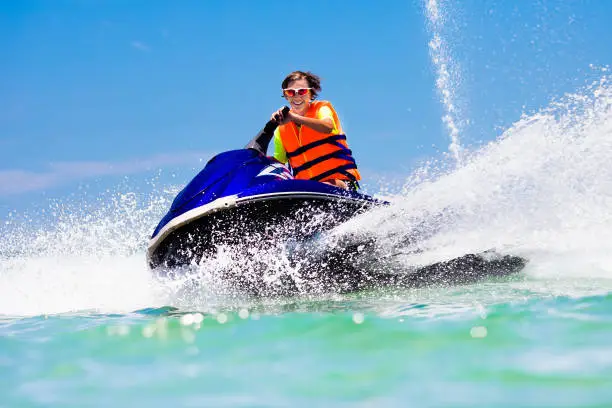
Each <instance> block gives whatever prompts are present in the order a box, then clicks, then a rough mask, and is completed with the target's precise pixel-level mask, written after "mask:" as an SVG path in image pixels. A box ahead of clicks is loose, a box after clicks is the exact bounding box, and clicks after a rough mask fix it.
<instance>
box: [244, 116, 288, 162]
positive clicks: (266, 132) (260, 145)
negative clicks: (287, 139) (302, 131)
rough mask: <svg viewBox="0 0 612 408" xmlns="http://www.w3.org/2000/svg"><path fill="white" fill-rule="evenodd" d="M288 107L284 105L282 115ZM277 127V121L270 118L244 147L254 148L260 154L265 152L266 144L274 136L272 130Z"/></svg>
mask: <svg viewBox="0 0 612 408" xmlns="http://www.w3.org/2000/svg"><path fill="white" fill-rule="evenodd" d="M289 110H290V109H289V107H288V106H285V107H284V108H283V110H282V114H283V117H284V116H287V114H288V113H289ZM277 127H278V123H277V122H276V121H275V120H270V121H268V123H266V125H265V126H264V128H263V129H262V130H261V131H260V132H259V133H258V134H257V136H255V137H254V138H253V139H252V140H251V141H250V142H249V144H247V145H246V146H245V148H246V149H255V150H257V151H258V152H260V153H261V154H264V155H265V154H266V152H267V150H268V145H269V144H270V141H271V140H272V137H273V136H274V131H275V130H276V128H277Z"/></svg>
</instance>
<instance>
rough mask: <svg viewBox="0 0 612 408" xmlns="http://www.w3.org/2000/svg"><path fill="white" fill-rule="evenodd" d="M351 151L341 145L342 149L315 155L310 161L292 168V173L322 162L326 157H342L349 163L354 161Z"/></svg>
mask: <svg viewBox="0 0 612 408" xmlns="http://www.w3.org/2000/svg"><path fill="white" fill-rule="evenodd" d="M352 154H353V152H351V151H350V150H349V149H347V148H345V147H342V150H336V151H335V152H332V153H329V154H325V155H323V156H320V157H317V158H316V159H313V160H311V161H308V162H306V163H304V164H302V165H301V166H298V167H296V168H294V169H293V172H294V174H298V173H300V172H302V171H304V170H308V169H309V168H311V167H312V166H315V165H317V164H319V163H322V162H324V161H325V160H328V159H342V160H345V161H348V162H351V163H354V162H355V159H354V158H353V156H352Z"/></svg>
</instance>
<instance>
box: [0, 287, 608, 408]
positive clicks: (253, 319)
mask: <svg viewBox="0 0 612 408" xmlns="http://www.w3.org/2000/svg"><path fill="white" fill-rule="evenodd" d="M550 284H551V282H537V283H536V282H529V281H528V280H525V278H521V279H514V280H513V281H511V282H495V283H487V284H478V285H471V286H467V287H459V288H438V289H427V290H411V291H410V290H409V291H396V292H394V293H381V292H378V293H377V292H371V293H364V294H359V295H350V296H341V297H337V298H335V299H331V298H320V299H316V300H313V299H310V300H308V299H298V300H296V299H293V300H284V301H281V300H277V302H273V303H272V302H270V303H268V304H262V303H259V304H258V303H251V304H250V305H249V306H248V307H244V308H237V307H232V308H223V309H221V310H218V311H216V312H214V313H213V312H208V313H206V312H205V313H200V312H197V311H195V312H194V311H186V310H177V309H174V308H158V309H147V310H140V311H135V312H133V313H126V314H100V313H95V312H80V313H67V314H59V315H51V316H34V317H28V318H21V319H15V318H5V319H3V320H2V322H1V323H0V350H1V351H0V373H1V374H2V378H3V379H4V381H3V382H2V383H1V385H0V395H2V396H3V397H2V399H1V401H2V403H3V405H4V406H58V407H59V406H75V407H76V406H167V405H173V406H457V407H459V406H466V407H467V406H481V407H490V406H507V407H513V406H534V407H536V406H537V407H541V406H563V407H596V406H599V407H604V406H609V404H610V402H611V401H612V345H611V344H610V341H609V339H610V333H611V332H612V295H610V293H609V290H610V286H611V284H610V282H608V281H605V282H601V281H593V282H589V283H588V284H587V283H586V282H583V283H582V286H583V289H584V290H585V291H593V292H600V294H592V295H584V296H576V297H573V296H566V295H565V296H562V295H552V294H547V295H543V294H542V293H538V292H534V291H533V290H531V289H529V287H530V286H533V285H536V286H540V285H546V286H548V285H550ZM565 284H571V283H570V282H565ZM595 288H598V289H595ZM559 289H561V288H559ZM606 292H608V293H606ZM499 297H501V298H502V299H503V301H501V302H496V301H495V299H496V298H499ZM504 298H505V299H504ZM418 300H421V302H419V301H418Z"/></svg>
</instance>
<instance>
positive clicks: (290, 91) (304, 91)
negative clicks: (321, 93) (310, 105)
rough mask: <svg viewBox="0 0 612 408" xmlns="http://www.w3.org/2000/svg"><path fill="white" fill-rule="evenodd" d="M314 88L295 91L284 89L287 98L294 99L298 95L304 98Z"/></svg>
mask: <svg viewBox="0 0 612 408" xmlns="http://www.w3.org/2000/svg"><path fill="white" fill-rule="evenodd" d="M311 89H312V88H298V89H293V88H286V89H283V94H284V95H285V96H290V97H293V96H295V95H296V94H297V95H300V96H304V95H306V94H307V93H308V91H310V90H311Z"/></svg>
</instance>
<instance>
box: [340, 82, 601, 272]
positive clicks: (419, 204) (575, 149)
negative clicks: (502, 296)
mask: <svg viewBox="0 0 612 408" xmlns="http://www.w3.org/2000/svg"><path fill="white" fill-rule="evenodd" d="M611 155H612V88H611V87H610V83H609V80H608V78H607V77H606V76H603V77H602V78H601V79H599V80H598V81H596V82H594V83H593V84H591V85H589V86H587V87H586V88H585V89H583V90H581V91H580V92H578V93H575V94H570V95H566V96H565V97H564V98H562V99H560V100H558V101H553V103H552V104H551V105H550V107H549V108H547V109H544V110H542V111H540V112H538V113H536V114H533V115H530V116H527V115H525V116H523V117H522V118H521V119H520V120H519V121H518V122H516V123H515V124H514V125H513V126H512V127H511V128H510V129H508V130H507V131H506V132H504V134H503V135H502V136H501V137H500V138H499V139H498V140H496V141H494V142H491V143H489V144H488V145H486V146H484V147H482V148H481V149H479V150H478V151H475V152H473V153H471V154H470V155H467V154H466V156H465V162H464V164H463V165H462V166H461V167H459V168H457V169H454V170H452V171H449V172H447V173H445V174H436V171H435V170H436V169H433V171H432V170H431V169H420V170H419V171H417V172H416V174H419V179H420V182H419V183H417V185H414V183H412V186H411V188H410V189H409V190H406V191H405V192H404V194H402V195H401V196H399V197H396V198H395V199H394V200H393V201H394V204H393V205H392V206H391V207H390V208H386V209H383V210H380V211H377V212H375V213H371V214H368V215H367V217H359V218H356V219H354V220H352V221H351V222H350V223H348V224H345V225H343V226H342V228H341V229H339V231H338V233H339V234H343V233H354V232H356V231H359V232H360V233H363V234H371V235H375V236H376V237H377V240H378V241H379V242H381V243H383V248H384V249H385V250H386V251H392V250H393V251H399V252H402V253H403V256H402V261H403V262H404V264H405V265H413V264H428V263H431V262H435V261H439V260H444V259H450V258H453V257H456V256H459V255H461V254H465V253H478V252H481V251H484V250H488V249H491V248H495V249H497V250H499V251H502V252H506V253H508V252H510V253H514V254H517V255H521V256H525V257H527V258H528V259H530V260H531V261H532V262H531V269H530V270H531V274H532V276H533V275H542V274H543V275H544V276H550V275H553V276H566V277H567V276H571V275H577V276H583V275H586V276H588V277H595V276H598V277H604V278H612V257H611V256H610V255H609V254H610V253H612V251H611V250H612V246H611V244H610V242H612V240H611V239H612V215H611V213H610V208H612V168H611V167H610V166H609V164H608V162H609V157H611ZM427 175H433V177H431V178H429V179H428V178H427ZM415 236H416V237H418V239H413V238H414V237H415ZM543 265H546V267H542V266H543Z"/></svg>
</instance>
